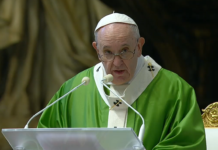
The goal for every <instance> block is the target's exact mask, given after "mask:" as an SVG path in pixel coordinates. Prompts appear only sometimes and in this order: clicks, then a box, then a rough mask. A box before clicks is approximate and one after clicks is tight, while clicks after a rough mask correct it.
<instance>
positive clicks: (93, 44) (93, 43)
mask: <svg viewBox="0 0 218 150" xmlns="http://www.w3.org/2000/svg"><path fill="white" fill-rule="evenodd" d="M92 46H93V48H94V49H95V50H96V53H97V55H98V59H99V60H100V61H101V59H100V57H99V50H98V48H97V42H92Z"/></svg>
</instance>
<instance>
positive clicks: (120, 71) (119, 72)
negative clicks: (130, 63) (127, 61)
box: [113, 70, 125, 75]
mask: <svg viewBox="0 0 218 150" xmlns="http://www.w3.org/2000/svg"><path fill="white" fill-rule="evenodd" d="M113 72H114V73H115V74H118V75H121V74H123V73H124V72H125V70H114V71H113Z"/></svg>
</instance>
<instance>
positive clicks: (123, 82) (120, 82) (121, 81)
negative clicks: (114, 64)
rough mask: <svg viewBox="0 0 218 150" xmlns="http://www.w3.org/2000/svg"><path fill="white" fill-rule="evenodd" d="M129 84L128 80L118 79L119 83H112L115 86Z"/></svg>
mask: <svg viewBox="0 0 218 150" xmlns="http://www.w3.org/2000/svg"><path fill="white" fill-rule="evenodd" d="M127 82H129V81H128V80H121V79H118V81H116V80H115V81H113V82H112V83H113V84H115V85H122V84H125V83H127Z"/></svg>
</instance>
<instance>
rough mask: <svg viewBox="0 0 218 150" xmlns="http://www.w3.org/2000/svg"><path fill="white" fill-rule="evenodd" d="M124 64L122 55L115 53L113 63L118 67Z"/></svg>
mask: <svg viewBox="0 0 218 150" xmlns="http://www.w3.org/2000/svg"><path fill="white" fill-rule="evenodd" d="M122 64H123V60H122V59H121V57H120V56H119V55H115V56H114V61H113V65H114V66H116V67H119V66H121V65H122Z"/></svg>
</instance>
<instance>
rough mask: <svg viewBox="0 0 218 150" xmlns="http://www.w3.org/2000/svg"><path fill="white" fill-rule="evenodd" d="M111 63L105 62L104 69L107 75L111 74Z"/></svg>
mask: <svg viewBox="0 0 218 150" xmlns="http://www.w3.org/2000/svg"><path fill="white" fill-rule="evenodd" d="M111 64H112V63H111V62H103V65H104V69H105V71H106V73H107V74H109V73H111V71H110V70H111Z"/></svg>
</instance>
